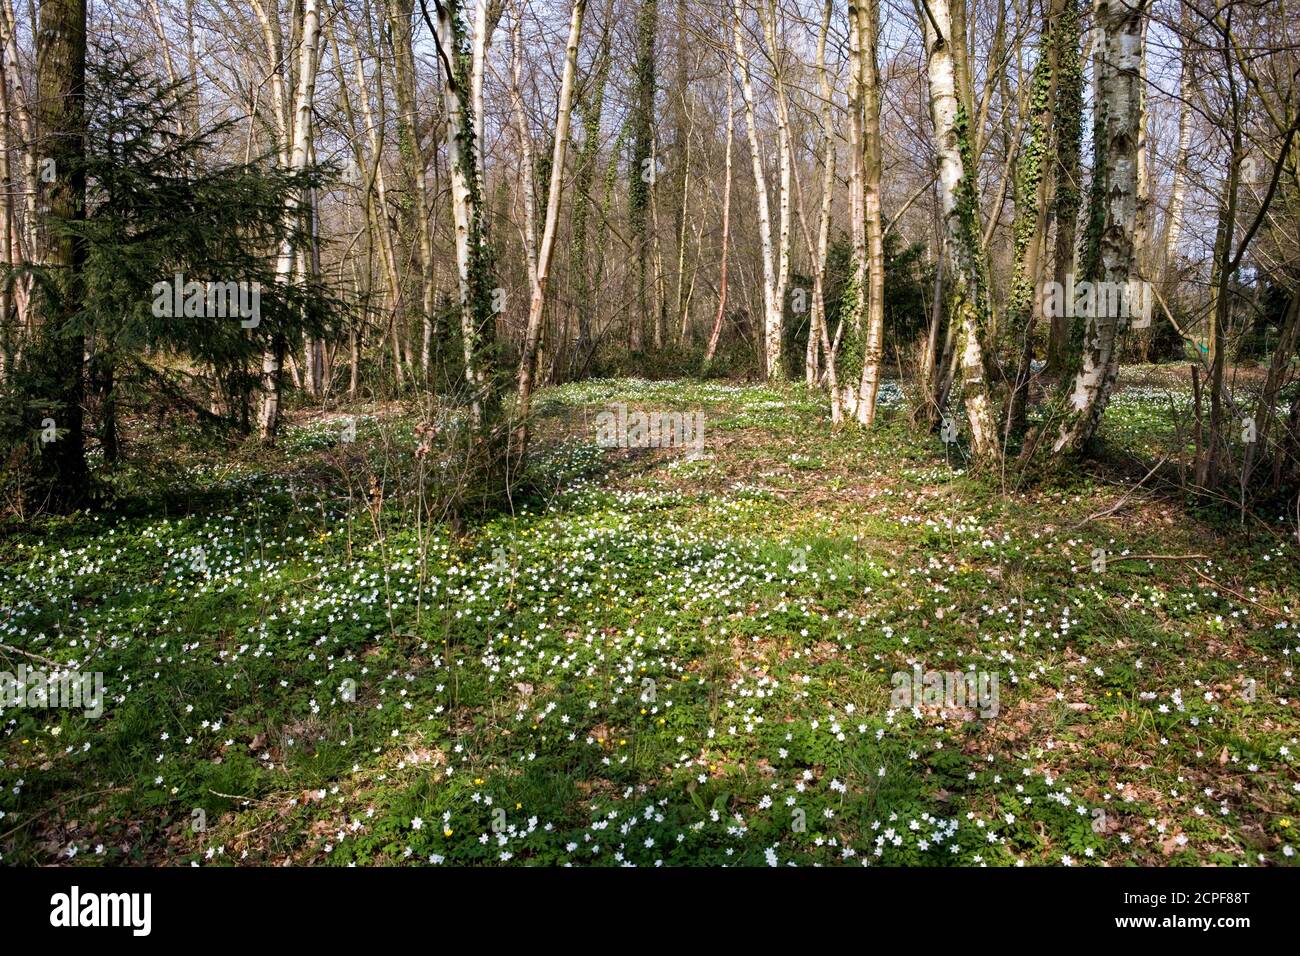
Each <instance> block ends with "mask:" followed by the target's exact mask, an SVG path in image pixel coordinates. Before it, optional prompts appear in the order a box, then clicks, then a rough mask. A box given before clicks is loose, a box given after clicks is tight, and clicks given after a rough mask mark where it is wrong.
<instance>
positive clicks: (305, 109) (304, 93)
mask: <svg viewBox="0 0 1300 956" xmlns="http://www.w3.org/2000/svg"><path fill="white" fill-rule="evenodd" d="M299 35H300V37H301V39H300V41H299V45H298V85H297V88H296V89H295V91H294V96H293V103H292V110H291V112H290V113H289V114H288V118H287V120H286V122H285V128H286V129H287V130H289V131H290V132H289V135H288V137H287V139H288V148H287V151H285V152H284V154H283V155H284V158H285V161H286V167H287V168H288V169H289V170H290V171H292V172H301V171H303V170H305V169H306V168H307V165H308V158H309V155H310V151H311V125H312V123H311V121H312V106H313V101H314V97H315V93H316V69H317V67H318V66H319V64H320V60H319V59H318V57H317V55H316V54H317V49H316V48H317V44H318V43H319V41H320V0H302V20H301V30H300V33H299ZM277 75H278V70H277ZM302 213H303V210H302V209H301V208H298V209H292V208H291V209H287V210H285V216H286V218H287V219H288V220H290V221H292V219H293V218H294V217H298V216H301V215H302ZM285 231H286V237H285V238H284V240H283V241H282V242H281V244H280V251H279V255H278V256H277V258H276V266H275V275H276V281H277V282H278V283H280V284H281V285H288V284H289V283H290V282H291V281H292V278H293V275H294V267H295V263H296V261H297V256H298V254H299V250H297V249H295V248H294V242H293V239H292V236H293V234H294V233H295V230H294V229H293V228H292V227H291V226H289V225H286V230H285ZM286 346H287V342H286V340H285V336H284V334H283V333H282V332H275V333H272V336H271V342H270V344H269V345H268V347H267V348H266V350H265V351H264V352H263V354H262V407H261V410H260V412H259V413H258V434H259V435H260V437H261V439H262V441H263V442H265V443H267V444H270V443H272V442H274V441H275V435H276V429H277V427H278V426H279V422H280V388H281V382H280V378H281V372H282V370H283V365H284V356H285V349H286Z"/></svg>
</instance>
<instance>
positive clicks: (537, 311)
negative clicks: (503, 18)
mask: <svg viewBox="0 0 1300 956" xmlns="http://www.w3.org/2000/svg"><path fill="white" fill-rule="evenodd" d="M586 9H587V0H573V12H572V14H571V16H570V19H569V40H568V43H567V45H566V47H565V52H564V71H563V73H562V74H561V79H560V99H559V103H558V104H557V105H556V114H555V145H554V147H553V149H552V153H551V183H550V186H549V187H548V189H547V191H546V222H545V225H544V226H543V228H542V240H541V243H540V245H539V246H538V249H537V270H536V276H535V278H534V281H533V289H532V299H531V301H530V302H529V305H528V325H527V327H526V329H525V332H524V348H523V352H522V354H521V355H520V358H519V392H518V425H517V427H516V431H515V443H516V454H517V456H518V457H519V458H522V457H523V455H524V453H525V451H526V449H527V447H528V413H529V407H530V404H531V401H532V396H533V376H534V374H535V369H534V367H533V366H534V364H535V360H536V357H537V346H538V342H539V341H540V339H541V333H542V317H543V313H544V311H545V308H546V286H547V283H548V282H549V281H550V276H551V256H552V253H553V252H554V249H555V236H556V232H557V229H558V227H559V221H560V193H561V191H562V190H563V188H564V158H565V154H566V151H567V149H568V146H569V117H570V115H571V113H572V104H573V86H574V77H575V75H576V74H577V71H578V46H579V44H580V43H581V41H582V18H583V14H584V13H585V12H586Z"/></svg>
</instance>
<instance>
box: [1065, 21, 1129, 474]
mask: <svg viewBox="0 0 1300 956" xmlns="http://www.w3.org/2000/svg"><path fill="white" fill-rule="evenodd" d="M1146 15H1147V12H1146V0H1136V2H1126V0H1097V3H1096V6H1095V14H1094V17H1095V24H1096V26H1095V30H1096V35H1097V40H1096V51H1097V56H1096V61H1095V62H1096V72H1095V76H1096V80H1095V83H1096V94H1095V96H1094V104H1095V105H1094V110H1095V116H1096V120H1095V122H1094V133H1093V136H1094V142H1095V144H1096V150H1097V152H1096V156H1097V159H1096V162H1095V163H1094V169H1093V176H1094V179H1095V180H1097V179H1099V180H1100V188H1097V187H1096V186H1094V189H1093V191H1092V195H1093V197H1094V201H1093V202H1092V203H1091V208H1090V210H1089V219H1090V241H1091V242H1092V243H1093V244H1094V245H1095V248H1096V253H1095V256H1096V264H1095V265H1094V264H1091V263H1089V265H1088V271H1089V272H1090V273H1092V274H1095V275H1096V276H1097V277H1098V278H1099V279H1100V280H1101V281H1104V282H1106V283H1109V284H1110V288H1112V289H1119V290H1127V289H1128V288H1129V287H1130V285H1129V284H1130V282H1136V281H1137V280H1139V278H1140V274H1139V266H1138V261H1137V248H1136V245H1135V241H1134V240H1135V235H1136V231H1137V215H1138V175H1137V174H1138V163H1137V149H1138V139H1139V136H1138V132H1139V129H1138V126H1139V123H1140V121H1141V113H1142V104H1141V88H1140V87H1141V59H1142V21H1143V19H1144V18H1145V17H1146ZM1099 207H1100V208H1099ZM1098 226H1099V227H1100V228H1098ZM1089 278H1092V275H1089ZM1096 299H1097V301H1096V303H1095V304H1094V308H1092V309H1091V310H1089V311H1091V312H1092V314H1091V315H1088V316H1084V317H1083V319H1084V321H1083V329H1082V331H1083V336H1082V341H1081V342H1080V343H1079V347H1080V352H1079V354H1078V357H1077V358H1076V360H1075V361H1076V363H1077V364H1076V367H1075V370H1074V372H1073V374H1072V376H1070V378H1069V379H1068V380H1067V382H1066V388H1068V392H1063V395H1062V398H1063V399H1064V402H1063V404H1064V406H1065V408H1064V417H1063V419H1062V421H1061V423H1060V425H1059V428H1058V431H1057V433H1056V436H1055V438H1054V439H1053V442H1052V452H1053V453H1054V454H1061V453H1071V452H1077V451H1079V450H1081V449H1082V448H1083V446H1084V445H1085V444H1086V443H1087V442H1088V441H1089V439H1091V438H1092V436H1093V435H1094V434H1095V433H1096V431H1097V427H1098V426H1099V425H1100V424H1101V418H1102V415H1104V414H1105V411H1106V405H1107V403H1108V402H1109V400H1110V395H1111V391H1112V389H1113V388H1114V385H1115V379H1116V377H1117V376H1118V375H1119V348H1118V345H1119V334H1120V331H1121V330H1122V329H1125V328H1127V327H1128V325H1129V321H1130V320H1129V317H1128V316H1127V315H1126V314H1125V313H1126V312H1127V311H1128V310H1127V309H1126V308H1125V305H1124V301H1123V300H1120V299H1118V298H1117V297H1111V296H1097V297H1096ZM1103 302H1105V303H1107V305H1106V306H1104V307H1103V306H1102V303H1103ZM1110 305H1117V306H1118V307H1117V308H1111V307H1109V306H1110Z"/></svg>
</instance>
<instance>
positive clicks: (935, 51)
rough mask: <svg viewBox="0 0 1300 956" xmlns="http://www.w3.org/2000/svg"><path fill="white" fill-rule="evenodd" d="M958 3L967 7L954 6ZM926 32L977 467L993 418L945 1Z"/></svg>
mask: <svg viewBox="0 0 1300 956" xmlns="http://www.w3.org/2000/svg"><path fill="white" fill-rule="evenodd" d="M952 2H953V3H956V4H960V3H964V2H965V0H952ZM922 21H923V26H924V30H925V45H926V56H927V69H926V72H927V76H928V80H929V87H930V114H931V118H932V120H933V123H934V140H935V152H936V153H937V154H938V159H939V196H940V206H941V209H942V213H943V232H944V243H943V244H944V255H945V256H946V257H947V260H948V266H949V267H948V268H947V269H945V270H944V271H945V275H946V276H947V280H946V282H945V290H944V291H945V293H946V296H947V302H946V308H947V312H948V316H949V322H950V324H951V325H952V327H953V328H954V329H955V330H956V335H957V342H956V345H957V349H958V354H959V356H960V359H959V361H960V367H961V387H962V399H963V402H964V404H965V407H966V418H967V422H968V424H969V427H970V445H971V450H972V452H973V454H974V455H975V457H976V458H977V459H979V460H982V461H985V462H990V461H996V460H997V459H998V458H999V457H1000V456H999V452H1000V446H999V443H998V427H997V416H996V415H995V414H994V409H993V399H992V396H991V395H990V394H989V386H988V371H987V369H986V367H985V361H984V346H983V342H982V341H981V337H982V334H983V331H984V328H985V326H986V324H987V321H988V315H989V299H988V281H987V277H986V275H985V266H984V261H985V260H984V251H983V248H982V242H981V239H980V229H979V219H978V216H979V192H978V184H977V175H976V171H975V169H974V160H973V149H972V143H971V136H972V135H973V134H972V132H971V128H970V117H969V114H968V113H967V111H966V107H965V106H964V105H963V99H962V95H963V94H962V93H961V92H960V91H959V89H958V86H957V79H956V73H955V62H956V56H957V55H958V54H957V51H956V50H955V47H956V46H957V45H958V44H961V45H962V49H964V44H965V38H964V37H963V36H961V35H960V34H957V33H955V32H954V22H964V17H954V16H953V15H952V12H951V9H950V6H949V0H928V2H927V3H926V9H925V11H924V12H923V14H922Z"/></svg>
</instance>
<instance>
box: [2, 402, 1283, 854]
mask: <svg viewBox="0 0 1300 956" xmlns="http://www.w3.org/2000/svg"><path fill="white" fill-rule="evenodd" d="M1166 397H1167V396H1165V395H1163V394H1160V393H1158V390H1153V389H1142V388H1138V389H1133V390H1132V391H1131V392H1129V393H1127V394H1125V393H1121V395H1120V396H1119V397H1118V398H1117V400H1116V402H1115V404H1114V406H1113V408H1112V410H1111V413H1110V418H1109V419H1108V425H1107V428H1108V430H1110V434H1111V435H1112V436H1120V437H1123V436H1124V435H1126V434H1127V433H1128V431H1131V430H1132V429H1133V428H1134V427H1135V426H1134V422H1135V421H1136V422H1138V423H1139V424H1140V428H1141V429H1142V430H1143V431H1149V430H1151V429H1156V430H1159V429H1161V428H1166V429H1167V428H1169V427H1170V414H1171V413H1170V411H1169V406H1168V404H1167V403H1166V402H1165V398H1166ZM882 401H883V403H884V404H885V406H886V408H887V411H886V414H885V419H886V420H885V422H884V426H883V428H881V429H880V430H878V431H877V432H874V433H873V434H871V435H862V434H859V433H855V432H854V431H852V430H847V429H846V430H843V431H841V432H832V430H831V428H830V425H829V422H828V421H827V418H826V409H825V408H824V406H823V405H822V403H821V402H820V401H819V400H818V399H817V398H816V397H812V396H809V395H808V394H807V393H805V392H804V391H802V390H801V389H798V388H790V389H788V390H781V389H772V388H766V387H756V386H755V387H750V386H739V385H725V384H716V383H686V382H683V383H671V382H660V383H650V382H641V381H629V380H619V381H598V382H585V383H581V384H576V385H570V386H564V387H561V388H558V389H551V390H549V391H547V392H544V393H543V394H542V395H541V396H540V397H539V403H538V404H539V409H540V414H541V416H542V418H541V422H540V423H539V428H538V438H537V441H538V443H539V450H538V452H537V453H536V454H535V455H534V456H533V461H532V467H533V468H534V469H535V472H536V474H535V476H534V478H533V481H532V487H533V489H534V491H533V492H531V493H530V494H528V495H525V496H522V497H520V498H519V499H516V500H515V501H514V503H513V507H512V509H508V510H506V511H505V512H503V513H499V514H496V515H495V516H493V517H489V518H484V519H482V520H476V521H472V522H469V523H468V524H448V523H445V522H438V521H426V520H424V519H422V518H418V514H417V510H416V509H413V508H412V507H411V506H410V503H409V501H408V500H406V499H405V498H404V497H403V496H402V495H401V494H399V493H397V491H396V489H397V488H398V487H399V486H400V485H401V481H400V476H401V474H402V471H401V470H402V469H407V468H415V467H416V463H415V460H414V458H411V457H409V456H408V457H406V458H402V457H400V456H399V457H397V458H394V457H393V456H392V453H391V449H392V447H393V443H394V438H393V436H394V435H396V436H397V444H398V445H399V446H401V445H402V443H403V441H406V438H409V441H406V444H408V445H410V446H414V444H415V443H416V439H415V438H414V437H413V436H414V426H415V424H416V422H415V419H414V418H413V417H410V416H404V415H403V414H402V413H400V412H396V411H394V410H392V409H384V410H375V411H374V413H373V414H369V415H366V416H364V417H361V418H359V419H356V426H357V438H356V442H355V443H352V444H350V445H349V446H348V447H347V449H346V454H347V456H348V460H347V462H346V467H347V468H348V469H350V470H349V471H348V474H353V475H356V474H360V475H362V477H363V479H364V480H360V481H359V482H358V487H361V488H363V489H368V491H362V492H358V491H357V488H356V487H353V485H352V483H350V482H345V481H343V480H342V479H341V478H340V477H339V474H340V472H339V470H338V469H337V468H336V467H334V465H332V464H331V463H335V464H337V462H338V461H339V460H340V454H341V452H340V447H339V440H338V433H339V425H338V421H337V420H336V419H325V420H321V421H316V422H314V423H312V424H308V425H300V426H298V427H296V428H295V429H293V430H291V432H290V433H289V434H288V435H287V436H286V438H285V441H284V442H283V443H282V445H281V447H280V448H279V449H277V450H276V452H275V453H274V454H270V455H268V454H264V453H255V454H254V453H250V454H248V455H244V454H243V453H238V452H237V453H225V452H218V451H212V452H209V453H207V454H205V455H203V456H201V457H197V458H191V459H190V460H188V461H187V462H186V463H185V466H184V467H177V468H176V469H174V471H172V472H168V473H167V474H166V476H165V477H162V478H159V477H156V476H157V472H156V471H155V472H154V474H155V478H154V484H152V485H150V486H149V488H148V489H147V494H146V493H143V492H142V493H141V494H139V495H138V496H135V497H131V496H129V495H124V496H123V497H122V499H121V500H120V501H119V502H118V503H117V504H116V505H115V506H114V507H113V508H112V509H110V510H109V511H107V512H104V513H100V514H97V515H80V516H75V517H73V518H70V519H59V520H53V519H51V520H46V521H43V522H41V523H38V524H37V525H36V526H34V527H30V528H27V529H24V530H22V531H14V532H11V533H8V534H7V537H6V540H5V544H4V547H3V549H0V550H2V553H0V607H2V608H3V610H0V668H3V669H5V670H8V671H15V670H16V669H17V667H18V666H19V665H20V664H21V665H26V666H28V667H31V668H40V667H47V668H53V667H57V668H66V669H71V670H76V671H79V672H91V671H96V672H102V674H103V680H104V684H105V690H106V700H105V703H104V712H103V715H102V716H100V717H98V718H94V717H88V716H86V715H85V714H83V713H82V712H81V711H79V710H72V709H62V710H52V709H39V708H31V707H25V706H23V707H17V708H14V707H9V708H6V709H5V710H3V712H0V855H2V856H3V862H4V863H6V864H14V863H22V864H49V863H62V864H67V865H121V864H134V863H139V864H146V863H173V864H189V863H193V864H198V865H239V864H260V865H266V864H283V863H294V864H307V865H352V864H356V865H368V864H403V863H405V864H410V865H442V866H449V865H464V864H477V865H569V864H572V865H604V866H613V865H635V866H658V865H669V866H671V865H742V866H763V865H772V866H785V865H818V864H824V865H854V866H857V865H869V866H880V865H931V866H933V865H964V866H972V865H974V866H978V865H993V866H1018V865H1065V866H1070V865H1075V866H1084V865H1090V866H1096V865H1111V866H1115V865H1126V864H1134V863H1137V864H1170V865H1178V864H1217V865H1239V864H1247V865H1260V864H1263V865H1289V864H1292V863H1294V862H1295V857H1294V849H1293V848H1294V847H1295V846H1297V845H1300V843H1298V841H1297V839H1296V836H1295V821H1296V819H1297V814H1298V813H1300V772H1298V770H1300V768H1298V767H1297V762H1296V754H1297V751H1300V742H1298V741H1297V736H1298V735H1300V715H1298V713H1297V708H1298V707H1300V687H1297V682H1296V678H1295V675H1294V673H1293V653H1294V650H1293V649H1294V648H1296V647H1297V646H1300V570H1298V568H1300V562H1298V561H1297V557H1298V552H1297V541H1296V537H1295V529H1294V528H1293V527H1291V528H1288V526H1287V525H1286V524H1285V522H1284V521H1282V520H1281V519H1280V516H1277V515H1274V516H1265V519H1266V520H1263V521H1258V522H1255V523H1252V524H1251V525H1250V526H1249V527H1247V528H1246V529H1244V530H1243V529H1242V528H1241V526H1240V525H1239V523H1238V521H1237V518H1236V516H1234V515H1227V514H1223V515H1216V514H1209V513H1202V512H1194V511H1193V510H1192V509H1191V507H1190V506H1189V505H1188V504H1186V503H1185V502H1182V501H1178V500H1171V499H1170V498H1168V497H1158V496H1154V495H1149V494H1146V493H1139V494H1135V495H1132V496H1127V490H1128V489H1127V486H1125V485H1124V484H1123V483H1122V482H1121V481H1120V480H1119V479H1118V478H1117V477H1116V476H1115V475H1112V474H1104V473H1101V472H1100V471H1099V470H1097V469H1094V470H1093V473H1092V474H1091V475H1090V476H1088V477H1076V478H1071V479H1058V480H1056V482H1055V483H1052V484H1048V485H1038V486H1036V487H1032V488H1029V489H1022V490H1018V491H1007V492H1005V493H1004V491H1003V490H1002V489H1001V488H1000V487H997V486H996V484H995V483H994V482H992V481H990V480H989V479H985V478H976V477H974V476H971V475H968V474H966V473H965V472H964V471H963V469H962V467H961V465H960V462H958V461H955V460H953V458H952V457H950V456H948V455H946V454H945V449H944V446H943V445H942V444H941V443H940V442H939V441H938V438H937V437H935V438H933V439H929V440H927V439H925V438H924V437H923V436H919V435H917V434H916V433H915V432H914V431H913V430H912V429H910V428H909V427H907V426H906V425H905V424H904V423H903V422H902V418H903V416H904V415H905V414H906V410H905V408H904V407H903V405H904V403H903V399H902V395H901V394H900V393H898V392H897V389H894V388H889V389H886V391H885V393H884V395H883V397H882ZM615 402H621V403H626V404H627V405H628V407H629V408H633V409H638V408H640V409H661V410H678V411H695V410H698V411H702V412H703V413H704V421H705V441H704V449H703V453H702V454H700V455H690V454H687V453H685V452H683V451H680V450H675V449H656V450H651V451H647V452H641V451H639V450H634V451H628V450H624V449H602V448H600V447H597V446H596V445H595V443H594V441H593V438H592V435H593V430H592V424H591V422H592V418H593V416H594V414H596V413H597V412H599V411H600V410H601V409H603V408H605V407H607V406H608V405H609V404H610V403H615ZM895 409H896V410H895ZM385 430H386V431H385ZM394 430H395V431H394ZM381 432H383V434H384V435H385V436H386V437H385V439H384V441H385V442H386V444H385V448H387V449H388V451H387V452H386V453H385V456H384V458H383V461H382V464H381V462H380V456H379V451H378V449H379V438H378V437H377V436H379V434H380V433H381ZM403 436H406V437H405V438H404V437H403ZM1140 475H1141V472H1140V471H1139V476H1140ZM387 489H392V490H387ZM1121 499H1125V500H1124V501H1123V502H1122V503H1121V506H1120V507H1119V508H1116V509H1114V510H1113V511H1111V512H1110V513H1105V512H1107V510H1108V509H1111V508H1112V506H1114V505H1116V503H1117V502H1121ZM1099 514H1100V516H1099V517H1098V515H1099ZM1090 518H1091V520H1089V519H1090ZM1099 553H1103V554H1104V555H1105V560H1104V561H1103V562H1100V563H1099V562H1098V561H1097V555H1098V554H1099ZM915 667H919V668H921V669H922V670H924V671H944V672H953V671H975V672H977V673H981V674H986V675H988V674H993V675H996V676H997V678H998V687H999V700H998V706H997V708H996V709H997V713H996V715H995V716H987V715H981V714H980V713H977V712H976V710H975V709H973V707H972V706H963V707H954V706H946V705H943V704H940V705H929V704H921V703H918V704H917V706H914V707H910V708H909V707H900V706H896V701H893V700H892V699H891V694H892V692H893V689H894V687H893V684H892V681H891V678H892V675H894V674H896V673H898V672H909V673H910V672H912V671H913V669H914V668H915Z"/></svg>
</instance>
